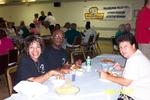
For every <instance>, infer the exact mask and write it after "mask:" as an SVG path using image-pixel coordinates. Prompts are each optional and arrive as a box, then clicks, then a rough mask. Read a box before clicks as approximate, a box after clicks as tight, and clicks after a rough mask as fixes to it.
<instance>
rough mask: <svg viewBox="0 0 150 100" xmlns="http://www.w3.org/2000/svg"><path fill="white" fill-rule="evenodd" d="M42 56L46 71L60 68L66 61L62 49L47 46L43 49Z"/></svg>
mask: <svg viewBox="0 0 150 100" xmlns="http://www.w3.org/2000/svg"><path fill="white" fill-rule="evenodd" d="M43 56H44V58H45V61H46V64H47V70H52V69H57V68H60V67H62V66H63V65H64V64H65V63H66V61H67V52H66V50H65V49H63V48H60V49H56V48H53V47H52V46H49V47H48V48H46V49H45V51H44V53H43Z"/></svg>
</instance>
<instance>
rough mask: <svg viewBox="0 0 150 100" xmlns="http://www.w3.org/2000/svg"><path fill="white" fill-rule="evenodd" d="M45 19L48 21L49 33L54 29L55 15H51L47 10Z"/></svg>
mask: <svg viewBox="0 0 150 100" xmlns="http://www.w3.org/2000/svg"><path fill="white" fill-rule="evenodd" d="M45 21H48V22H49V29H50V31H51V33H53V31H54V26H55V24H56V19H55V17H54V16H53V15H52V13H51V12H48V13H47V17H46V18H45Z"/></svg>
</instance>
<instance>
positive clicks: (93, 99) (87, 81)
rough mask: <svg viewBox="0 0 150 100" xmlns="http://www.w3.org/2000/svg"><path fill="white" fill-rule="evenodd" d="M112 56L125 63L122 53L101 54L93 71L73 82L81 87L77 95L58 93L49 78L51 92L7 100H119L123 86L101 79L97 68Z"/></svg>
mask: <svg viewBox="0 0 150 100" xmlns="http://www.w3.org/2000/svg"><path fill="white" fill-rule="evenodd" d="M104 58H111V59H115V61H118V62H119V63H120V64H121V65H122V66H124V64H125V59H124V58H122V57H121V56H120V55H110V54H109V55H107V54H104V55H100V56H97V57H95V58H93V59H92V70H91V72H85V73H84V74H83V75H82V76H76V80H75V81H74V82H73V85H74V86H77V87H79V88H80V91H79V93H78V94H76V95H68V96H64V95H58V94H57V93H56V92H55V89H54V87H53V85H52V83H51V81H50V80H47V81H46V82H45V83H44V84H43V85H46V86H48V88H49V92H48V93H47V94H44V95H40V96H35V97H27V96H25V95H23V94H20V93H17V94H13V95H12V96H11V97H9V98H7V99H6V100H117V97H118V96H119V91H120V89H121V86H120V85H118V84H115V83H113V82H110V81H103V80H100V78H99V75H98V73H97V72H95V69H97V67H99V66H100V65H101V62H100V60H101V59H104Z"/></svg>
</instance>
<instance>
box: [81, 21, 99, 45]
mask: <svg viewBox="0 0 150 100" xmlns="http://www.w3.org/2000/svg"><path fill="white" fill-rule="evenodd" d="M90 24H91V23H90V22H89V21H88V22H86V25H85V28H86V30H85V32H84V33H83V35H84V40H83V43H88V40H89V37H90V35H94V39H95V37H96V31H95V30H94V29H92V28H91V25H90Z"/></svg>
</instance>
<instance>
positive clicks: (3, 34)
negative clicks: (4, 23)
mask: <svg viewBox="0 0 150 100" xmlns="http://www.w3.org/2000/svg"><path fill="white" fill-rule="evenodd" d="M4 37H7V34H6V32H5V31H4V30H3V29H0V39H2V38H4Z"/></svg>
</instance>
